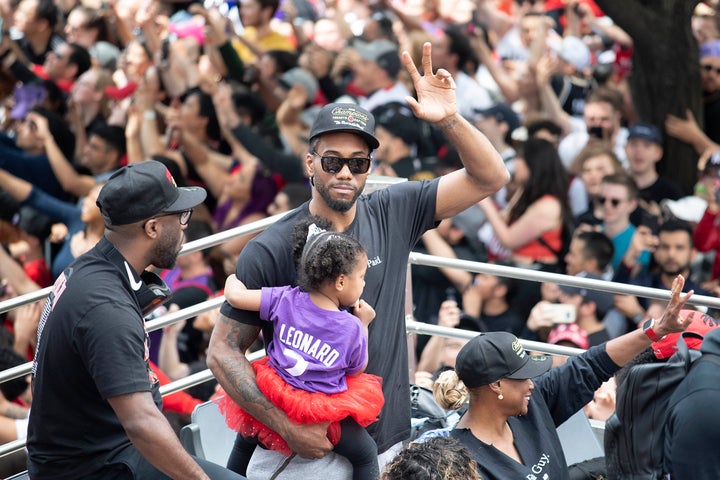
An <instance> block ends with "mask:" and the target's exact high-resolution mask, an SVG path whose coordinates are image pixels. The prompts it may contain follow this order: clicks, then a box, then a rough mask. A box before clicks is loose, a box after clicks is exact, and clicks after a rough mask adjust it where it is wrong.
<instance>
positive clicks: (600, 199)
mask: <svg viewBox="0 0 720 480" xmlns="http://www.w3.org/2000/svg"><path fill="white" fill-rule="evenodd" d="M595 201H596V202H597V203H599V204H600V205H605V203H606V202H610V205H612V206H613V207H617V206H618V205H620V202H622V200H620V199H619V198H607V197H597V198H595Z"/></svg>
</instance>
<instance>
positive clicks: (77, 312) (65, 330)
mask: <svg viewBox="0 0 720 480" xmlns="http://www.w3.org/2000/svg"><path fill="white" fill-rule="evenodd" d="M205 196H206V192H205V190H204V189H202V188H200V187H182V188H178V187H177V186H176V183H175V180H174V179H173V177H172V175H171V174H170V172H169V171H168V170H167V168H166V167H165V166H164V165H163V164H162V163H160V162H156V161H153V160H148V161H146V162H141V163H136V164H131V165H129V166H127V167H124V168H122V169H120V170H118V171H117V172H116V173H115V174H113V175H112V176H111V177H110V178H109V179H108V181H107V183H106V184H105V185H104V186H103V188H102V190H101V191H100V193H99V195H98V199H97V205H98V207H99V208H100V212H101V213H102V216H103V219H104V221H105V235H104V237H103V238H102V239H101V240H100V242H99V243H98V244H97V245H96V246H95V247H94V248H92V249H91V250H90V251H88V252H87V253H85V254H84V255H82V256H80V257H79V258H78V259H77V260H75V261H74V262H73V263H72V264H71V265H70V266H69V267H68V268H67V269H65V271H64V272H63V273H62V274H61V275H60V277H59V278H58V280H57V282H56V283H55V285H54V286H53V289H52V292H51V293H50V295H49V296H48V299H47V303H46V306H45V309H44V310H43V314H42V317H41V319H40V325H39V327H38V337H37V338H38V340H37V347H36V353H35V360H34V362H33V369H32V373H33V384H34V391H33V393H34V396H33V406H32V409H31V411H30V420H29V424H28V437H27V450H28V473H29V475H30V476H31V477H32V478H33V479H38V480H42V479H49V478H53V479H74V478H88V479H89V478H103V479H110V478H113V479H125V478H142V479H147V480H152V479H158V480H159V479H166V478H168V477H170V478H177V479H180V478H188V479H189V478H193V479H209V478H213V479H223V480H225V479H227V480H230V479H241V478H242V477H240V476H239V475H237V474H235V473H233V472H230V471H229V470H226V469H224V468H222V467H220V466H219V465H216V464H213V463H211V462H208V461H206V460H200V459H194V458H193V457H191V456H190V455H189V454H188V453H187V452H186V451H185V449H184V448H183V446H182V445H181V444H180V441H179V440H178V437H177V435H176V434H175V432H174V430H173V429H172V427H171V426H170V423H169V422H168V420H167V419H166V418H165V416H164V415H163V414H162V411H161V407H162V398H161V396H160V389H159V387H160V382H159V380H158V376H157V375H156V374H155V373H154V372H153V371H152V369H151V367H150V362H149V345H148V340H147V339H148V335H147V331H146V329H145V323H144V321H143V315H145V314H147V313H149V310H152V306H157V305H158V304H159V303H162V300H165V299H166V298H167V294H166V293H165V292H166V291H167V288H166V287H165V286H164V285H162V284H157V285H155V283H154V282H153V280H155V281H157V280H160V279H159V278H158V277H157V275H154V274H152V273H151V272H149V271H146V270H145V269H146V268H148V267H149V266H150V265H154V266H155V267H157V268H171V267H172V266H173V265H174V264H175V260H176V258H177V256H178V253H179V252H180V249H181V247H182V244H183V237H184V233H183V232H184V230H185V228H186V227H187V224H188V222H189V221H190V217H191V215H192V212H193V208H195V207H196V206H197V205H199V204H200V203H202V201H203V200H205ZM163 287H165V288H163ZM147 307H149V308H147ZM78 432H83V433H82V435H78Z"/></svg>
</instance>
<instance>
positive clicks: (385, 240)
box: [208, 43, 508, 480]
mask: <svg viewBox="0 0 720 480" xmlns="http://www.w3.org/2000/svg"><path fill="white" fill-rule="evenodd" d="M430 50H431V47H430V44H427V43H426V44H425V45H424V48H423V59H422V68H423V71H424V72H425V75H421V74H420V73H419V72H418V70H417V68H416V66H415V65H414V63H413V62H412V59H411V58H410V56H409V54H407V52H405V53H403V62H404V63H405V66H406V68H407V69H408V71H409V73H410V77H411V79H412V80H413V83H414V85H415V90H416V91H417V95H418V100H415V99H414V98H412V97H407V98H406V101H407V102H408V104H409V105H410V108H411V109H412V110H413V113H414V114H415V115H416V116H417V117H419V118H420V119H422V120H424V121H428V122H431V123H433V124H434V125H435V127H436V128H439V129H440V130H442V131H443V133H444V134H445V136H446V137H447V138H448V139H449V140H450V141H451V142H452V143H453V144H454V146H455V147H456V148H457V150H458V152H459V153H460V156H461V158H462V159H463V162H464V165H465V168H464V169H460V170H457V171H454V172H452V173H449V174H447V175H445V176H443V177H440V178H437V179H434V180H431V181H421V182H402V183H399V184H395V185H392V186H390V187H388V188H385V189H382V190H379V191H376V192H374V193H371V194H369V195H361V193H362V191H363V188H364V187H365V182H366V180H367V175H368V173H369V169H370V165H371V158H370V155H371V153H372V151H373V150H374V149H376V148H377V147H378V145H379V142H378V140H377V138H376V137H375V135H374V131H375V119H374V118H373V116H372V115H371V114H370V113H369V112H368V111H367V110H365V109H363V108H362V107H359V106H358V105H354V104H337V103H335V104H330V105H327V106H325V107H323V108H322V109H321V110H320V112H319V114H318V117H317V120H316V121H315V123H314V124H313V126H312V128H311V131H310V142H309V143H310V145H309V149H308V153H307V154H306V156H305V161H304V166H305V168H306V172H307V174H308V176H309V177H310V179H311V183H312V185H313V188H312V199H311V200H310V202H308V203H306V204H304V205H302V206H300V207H298V208H297V209H295V210H294V211H293V212H291V213H289V214H288V215H286V216H285V217H283V218H282V219H281V220H279V221H278V222H277V223H275V224H273V225H272V226H271V227H269V228H268V229H267V230H265V231H264V232H263V233H262V234H261V235H259V236H258V237H256V238H255V239H253V240H251V241H250V242H249V243H248V244H247V246H246V247H245V248H244V249H243V252H242V253H241V255H240V258H239V259H238V266H237V270H236V275H237V277H238V278H239V279H241V280H242V281H243V283H245V284H246V285H247V286H248V288H260V287H264V286H273V285H290V284H294V283H295V275H296V273H295V272H296V270H295V264H294V261H293V258H292V254H291V248H290V244H289V238H290V236H289V232H291V231H292V229H293V227H294V225H295V224H296V223H297V222H298V221H299V220H301V219H302V218H304V217H306V216H308V215H310V214H313V215H320V216H323V217H325V218H327V219H329V220H330V221H331V222H332V224H333V226H334V228H335V229H336V230H338V231H343V232H345V233H347V234H349V235H352V236H353V237H355V238H357V239H358V240H359V241H360V243H362V244H363V245H364V246H365V248H366V249H367V252H368V258H369V262H368V263H369V265H368V271H367V274H366V277H365V280H366V286H365V290H364V293H363V298H365V299H366V300H367V302H368V303H369V304H370V305H373V307H374V308H375V310H376V311H377V312H378V316H377V319H376V321H375V322H373V325H372V326H371V327H370V334H369V362H368V367H367V372H368V373H373V374H376V375H379V376H381V377H382V378H383V391H384V394H385V407H384V408H383V411H382V412H381V414H380V419H379V421H378V422H377V423H375V424H373V425H371V426H370V427H369V431H370V433H371V435H372V436H373V438H374V439H375V440H376V442H377V445H378V452H379V453H381V454H382V453H383V452H386V453H387V455H389V456H392V454H393V452H394V450H393V449H394V448H396V447H397V446H398V445H399V444H401V442H402V441H403V440H406V439H407V438H409V435H410V405H409V402H408V398H409V394H410V392H409V378H408V376H409V375H408V371H409V370H408V364H407V358H408V356H407V342H406V336H405V322H404V318H405V313H404V302H403V298H404V296H405V275H406V269H407V259H408V255H409V253H410V250H411V249H412V248H413V247H414V245H415V243H416V242H417V240H418V239H419V238H420V236H421V235H422V234H423V233H424V232H425V231H426V230H428V229H431V228H434V227H435V226H436V225H437V222H438V221H440V220H442V219H443V218H448V217H451V216H453V215H456V214H457V213H459V212H460V211H462V210H464V209H466V208H467V207H469V206H470V205H472V204H474V203H477V202H478V201H479V200H481V199H482V198H485V197H487V196H488V195H490V194H492V193H493V192H495V191H497V190H498V189H499V188H500V187H501V186H502V185H504V184H505V183H506V182H507V180H508V173H507V170H506V169H505V166H504V164H503V162H502V159H501V158H500V157H499V155H498V154H497V152H496V151H495V150H494V149H493V148H492V146H491V145H490V143H489V142H488V141H487V139H486V138H485V137H484V136H483V135H482V134H481V133H480V132H479V131H478V130H477V129H475V128H474V127H473V126H472V125H470V124H469V123H468V122H467V121H466V120H465V119H463V118H462V117H461V116H460V115H459V114H458V113H457V108H456V102H455V94H454V81H453V79H452V76H450V75H449V74H448V73H447V71H445V70H443V69H439V70H438V72H437V73H435V74H433V73H432V72H433V69H432V61H431V58H430ZM261 327H263V328H265V327H264V325H262V324H261V323H260V321H259V319H258V317H257V314H250V313H249V312H243V311H238V310H233V309H232V308H231V307H230V306H229V305H228V304H225V305H223V307H222V309H221V315H220V317H219V319H218V322H217V324H216V325H215V328H214V330H213V334H212V337H211V340H210V348H209V351H208V366H209V367H210V368H211V370H212V371H213V373H214V374H215V376H216V378H217V379H218V381H219V382H220V384H221V385H222V386H223V388H224V389H225V391H226V392H227V393H228V394H229V395H230V396H231V397H232V398H233V399H234V400H235V401H236V402H238V404H239V405H241V406H242V408H243V409H245V410H246V411H248V412H249V413H251V414H252V415H253V416H255V417H256V418H257V419H258V420H260V421H262V422H263V423H264V424H266V425H268V426H270V427H271V428H272V429H273V430H275V431H276V432H278V433H279V434H280V435H281V436H282V437H283V438H284V439H285V440H287V442H288V444H289V445H290V447H291V448H292V449H293V450H294V451H295V452H297V453H298V456H296V457H295V458H293V460H292V463H291V465H293V467H294V468H298V464H302V463H303V462H309V461H308V460H305V459H317V458H320V457H324V456H325V455H326V454H327V453H328V452H329V451H330V450H331V448H332V445H331V444H330V442H329V441H328V440H327V437H326V432H325V430H326V426H325V425H303V426H297V425H294V424H292V423H290V422H289V421H288V420H287V417H286V416H285V414H284V413H283V412H282V411H281V410H280V409H277V408H275V407H274V406H273V404H272V403H270V402H269V401H268V400H267V399H266V398H265V397H264V396H263V395H262V394H261V393H260V392H259V390H258V389H257V386H256V384H255V378H254V373H253V369H252V366H251V365H250V364H249V363H248V361H247V359H246V358H245V356H244V354H243V353H244V351H245V349H246V348H247V347H249V346H250V345H251V344H252V342H253V341H255V339H256V338H257V336H258V334H259V333H260V330H261ZM270 333H271V332H270V331H268V330H267V329H266V330H265V331H264V338H272V337H271V336H270ZM263 453H264V454H265V453H267V452H263ZM255 456H256V457H257V456H258V451H257V450H256V453H255ZM301 457H302V458H301ZM335 458H337V457H335ZM326 461H327V462H330V461H332V460H331V459H328V460H326ZM381 461H382V460H381ZM269 463H271V462H268V463H267V464H266V465H269ZM281 463H283V459H280V461H279V462H276V463H275V464H274V466H273V467H269V470H268V471H265V472H263V473H264V474H265V475H266V476H264V477H263V476H262V475H263V474H258V478H269V477H270V476H272V473H271V472H272V471H273V470H274V469H275V468H277V465H279V464H281ZM231 464H232V455H231V459H230V463H229V464H228V465H229V466H231ZM335 465H337V462H336V463H335ZM231 468H232V467H231ZM307 468H308V473H306V474H305V475H306V477H308V478H319V476H320V474H319V473H318V472H319V471H320V470H321V469H322V476H323V478H324V479H326V480H329V479H330V478H343V477H332V476H331V475H332V474H333V472H334V470H333V468H332V467H330V468H329V470H328V464H323V463H319V462H318V463H313V464H310V465H307ZM252 470H253V463H251V464H250V469H249V471H248V474H249V476H250V477H251V478H252V473H251V472H252ZM335 473H336V471H335ZM303 474H304V473H299V472H298V471H294V472H293V473H292V475H291V476H287V477H280V478H302V475H303ZM345 478H347V477H345Z"/></svg>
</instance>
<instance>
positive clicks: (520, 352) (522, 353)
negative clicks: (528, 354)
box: [512, 338, 525, 358]
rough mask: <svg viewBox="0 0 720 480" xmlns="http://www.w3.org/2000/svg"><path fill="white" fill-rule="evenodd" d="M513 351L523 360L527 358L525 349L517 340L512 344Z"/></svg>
mask: <svg viewBox="0 0 720 480" xmlns="http://www.w3.org/2000/svg"><path fill="white" fill-rule="evenodd" d="M512 349H513V352H515V355H517V356H518V357H520V358H523V357H524V356H525V350H524V349H523V347H522V345H521V344H520V340H518V339H517V338H516V339H515V341H514V342H513V343H512Z"/></svg>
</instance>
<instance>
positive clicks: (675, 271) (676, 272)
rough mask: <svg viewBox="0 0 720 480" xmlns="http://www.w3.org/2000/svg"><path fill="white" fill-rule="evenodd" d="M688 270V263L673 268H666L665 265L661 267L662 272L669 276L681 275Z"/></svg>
mask: <svg viewBox="0 0 720 480" xmlns="http://www.w3.org/2000/svg"><path fill="white" fill-rule="evenodd" d="M689 270H690V265H680V266H678V267H677V268H675V269H673V270H667V269H666V268H665V267H662V272H663V273H664V274H665V275H667V276H669V277H676V276H678V275H682V274H684V273H685V272H687V271H689Z"/></svg>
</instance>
